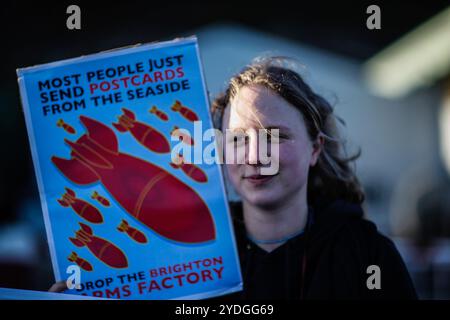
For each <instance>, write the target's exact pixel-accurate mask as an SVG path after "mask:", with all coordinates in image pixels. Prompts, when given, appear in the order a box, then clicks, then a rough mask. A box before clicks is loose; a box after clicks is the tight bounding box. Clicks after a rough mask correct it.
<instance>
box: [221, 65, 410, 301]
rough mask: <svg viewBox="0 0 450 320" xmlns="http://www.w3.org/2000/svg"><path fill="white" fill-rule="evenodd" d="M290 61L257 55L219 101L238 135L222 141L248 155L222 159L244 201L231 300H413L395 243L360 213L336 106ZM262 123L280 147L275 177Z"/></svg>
mask: <svg viewBox="0 0 450 320" xmlns="http://www.w3.org/2000/svg"><path fill="white" fill-rule="evenodd" d="M288 63H290V61H289V59H285V58H265V59H260V60H257V61H256V62H254V63H253V64H251V65H249V66H247V67H246V68H245V69H244V70H243V71H242V72H240V73H239V74H237V75H236V76H234V77H233V78H231V80H230V81H229V84H228V88H227V89H226V91H225V92H224V93H223V94H221V95H219V97H218V98H217V99H215V101H214V103H213V115H214V118H215V120H216V122H217V125H218V126H219V127H220V129H222V131H225V130H228V132H232V133H234V134H231V135H230V134H225V137H230V136H231V137H232V138H225V140H226V141H225V144H230V143H231V144H233V146H234V147H235V148H238V146H241V147H242V148H244V149H245V153H244V157H245V159H242V160H243V161H240V162H239V161H237V160H238V157H236V158H235V161H234V162H233V163H227V162H229V161H226V163H227V164H226V172H227V174H228V177H229V179H230V181H231V183H232V185H233V187H234V188H235V190H236V191H237V193H238V194H239V195H240V197H241V199H242V202H240V203H233V204H232V206H231V207H232V214H233V221H234V226H235V233H236V238H237V243H238V249H239V255H240V261H241V268H242V274H243V281H244V290H243V291H241V292H239V293H235V294H232V295H228V296H226V298H242V299H266V298H268V299H270V298H272V299H330V298H331V299H348V298H350V299H360V298H363V299H367V298H396V299H399V298H403V299H405V298H406V299H409V298H416V293H415V290H414V287H413V285H412V282H411V279H410V277H409V274H408V272H407V270H406V268H405V265H404V263H403V261H402V259H401V257H400V255H399V253H398V252H397V250H396V248H395V246H394V244H393V243H392V241H390V240H389V239H388V238H386V237H385V236H383V235H381V234H380V233H378V232H377V229H376V227H375V225H374V224H373V223H371V222H369V221H367V220H365V219H364V217H363V209H362V207H361V204H362V203H363V201H364V194H363V191H362V188H361V186H360V184H359V182H358V179H357V177H356V176H355V174H354V172H353V171H352V169H351V167H350V164H351V162H352V161H353V160H355V159H356V158H357V157H358V156H359V154H358V155H355V156H353V157H346V151H345V148H344V143H343V141H342V140H341V139H340V137H339V134H338V130H337V117H336V116H335V114H334V113H333V108H332V107H331V106H330V104H329V103H328V102H327V101H326V100H325V99H323V98H322V97H321V96H319V95H317V94H316V93H315V92H314V91H313V90H312V89H311V88H310V87H309V86H308V85H307V84H306V83H305V82H304V80H303V79H302V77H301V76H300V75H299V73H297V72H295V71H294V70H292V69H291V68H288V67H286V65H288ZM274 129H278V137H276V135H275V134H271V133H272V132H276V131H275V130H274ZM259 130H265V131H266V132H267V136H268V137H269V138H270V137H271V139H268V140H269V141H268V142H267V143H268V144H278V151H279V152H277V153H273V154H270V161H271V162H272V161H274V162H276V163H277V166H278V168H279V169H278V171H277V172H274V173H272V174H270V175H267V174H263V173H262V171H263V170H262V169H263V168H265V167H267V166H268V165H270V164H267V162H266V164H263V162H262V161H261V159H260V158H259V157H260V156H259V153H258V148H260V147H261V141H260V139H261V136H259V135H258V133H257V132H258V131H259ZM225 160H227V154H226V153H225ZM223 298H224V297H222V299H223Z"/></svg>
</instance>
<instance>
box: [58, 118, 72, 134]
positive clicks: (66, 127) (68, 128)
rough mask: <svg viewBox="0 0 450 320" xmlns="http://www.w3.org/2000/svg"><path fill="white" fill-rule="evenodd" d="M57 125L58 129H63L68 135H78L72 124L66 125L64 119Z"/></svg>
mask: <svg viewBox="0 0 450 320" xmlns="http://www.w3.org/2000/svg"><path fill="white" fill-rule="evenodd" d="M56 125H57V126H58V127H61V128H63V129H64V130H65V131H66V132H67V133H70V134H75V133H76V132H75V129H74V128H73V127H72V126H71V125H70V124H67V123H65V122H64V120H63V119H59V120H58V121H57V122H56Z"/></svg>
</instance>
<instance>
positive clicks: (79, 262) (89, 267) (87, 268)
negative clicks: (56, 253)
mask: <svg viewBox="0 0 450 320" xmlns="http://www.w3.org/2000/svg"><path fill="white" fill-rule="evenodd" d="M67 260H69V261H70V262H75V263H76V264H77V265H78V266H79V267H80V268H81V269H83V270H85V271H92V270H93V269H94V268H93V267H92V265H91V264H90V263H89V262H88V261H87V260H85V259H83V258H80V257H79V256H78V255H77V254H76V253H75V252H72V253H71V254H70V256H69V257H68V258H67Z"/></svg>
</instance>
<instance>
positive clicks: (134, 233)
mask: <svg viewBox="0 0 450 320" xmlns="http://www.w3.org/2000/svg"><path fill="white" fill-rule="evenodd" d="M117 230H119V231H120V232H125V233H126V234H127V235H129V236H130V238H131V239H133V240H134V241H136V242H139V243H147V242H148V241H147V237H146V236H145V234H143V233H142V232H141V231H139V230H138V229H136V228H133V227H131V226H130V225H129V224H128V222H127V221H125V220H123V219H122V222H121V223H120V224H119V226H118V227H117Z"/></svg>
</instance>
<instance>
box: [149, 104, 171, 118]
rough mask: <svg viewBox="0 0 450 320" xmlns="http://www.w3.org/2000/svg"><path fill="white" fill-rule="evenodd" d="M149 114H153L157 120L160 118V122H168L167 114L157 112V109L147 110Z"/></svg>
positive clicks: (153, 107)
mask: <svg viewBox="0 0 450 320" xmlns="http://www.w3.org/2000/svg"><path fill="white" fill-rule="evenodd" d="M149 112H150V113H152V114H155V115H156V116H157V117H158V118H160V119H161V120H162V121H167V120H169V117H168V116H167V114H166V113H165V112H163V111H161V110H159V109H158V108H157V107H155V106H152V107H151V108H150V110H149Z"/></svg>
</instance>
